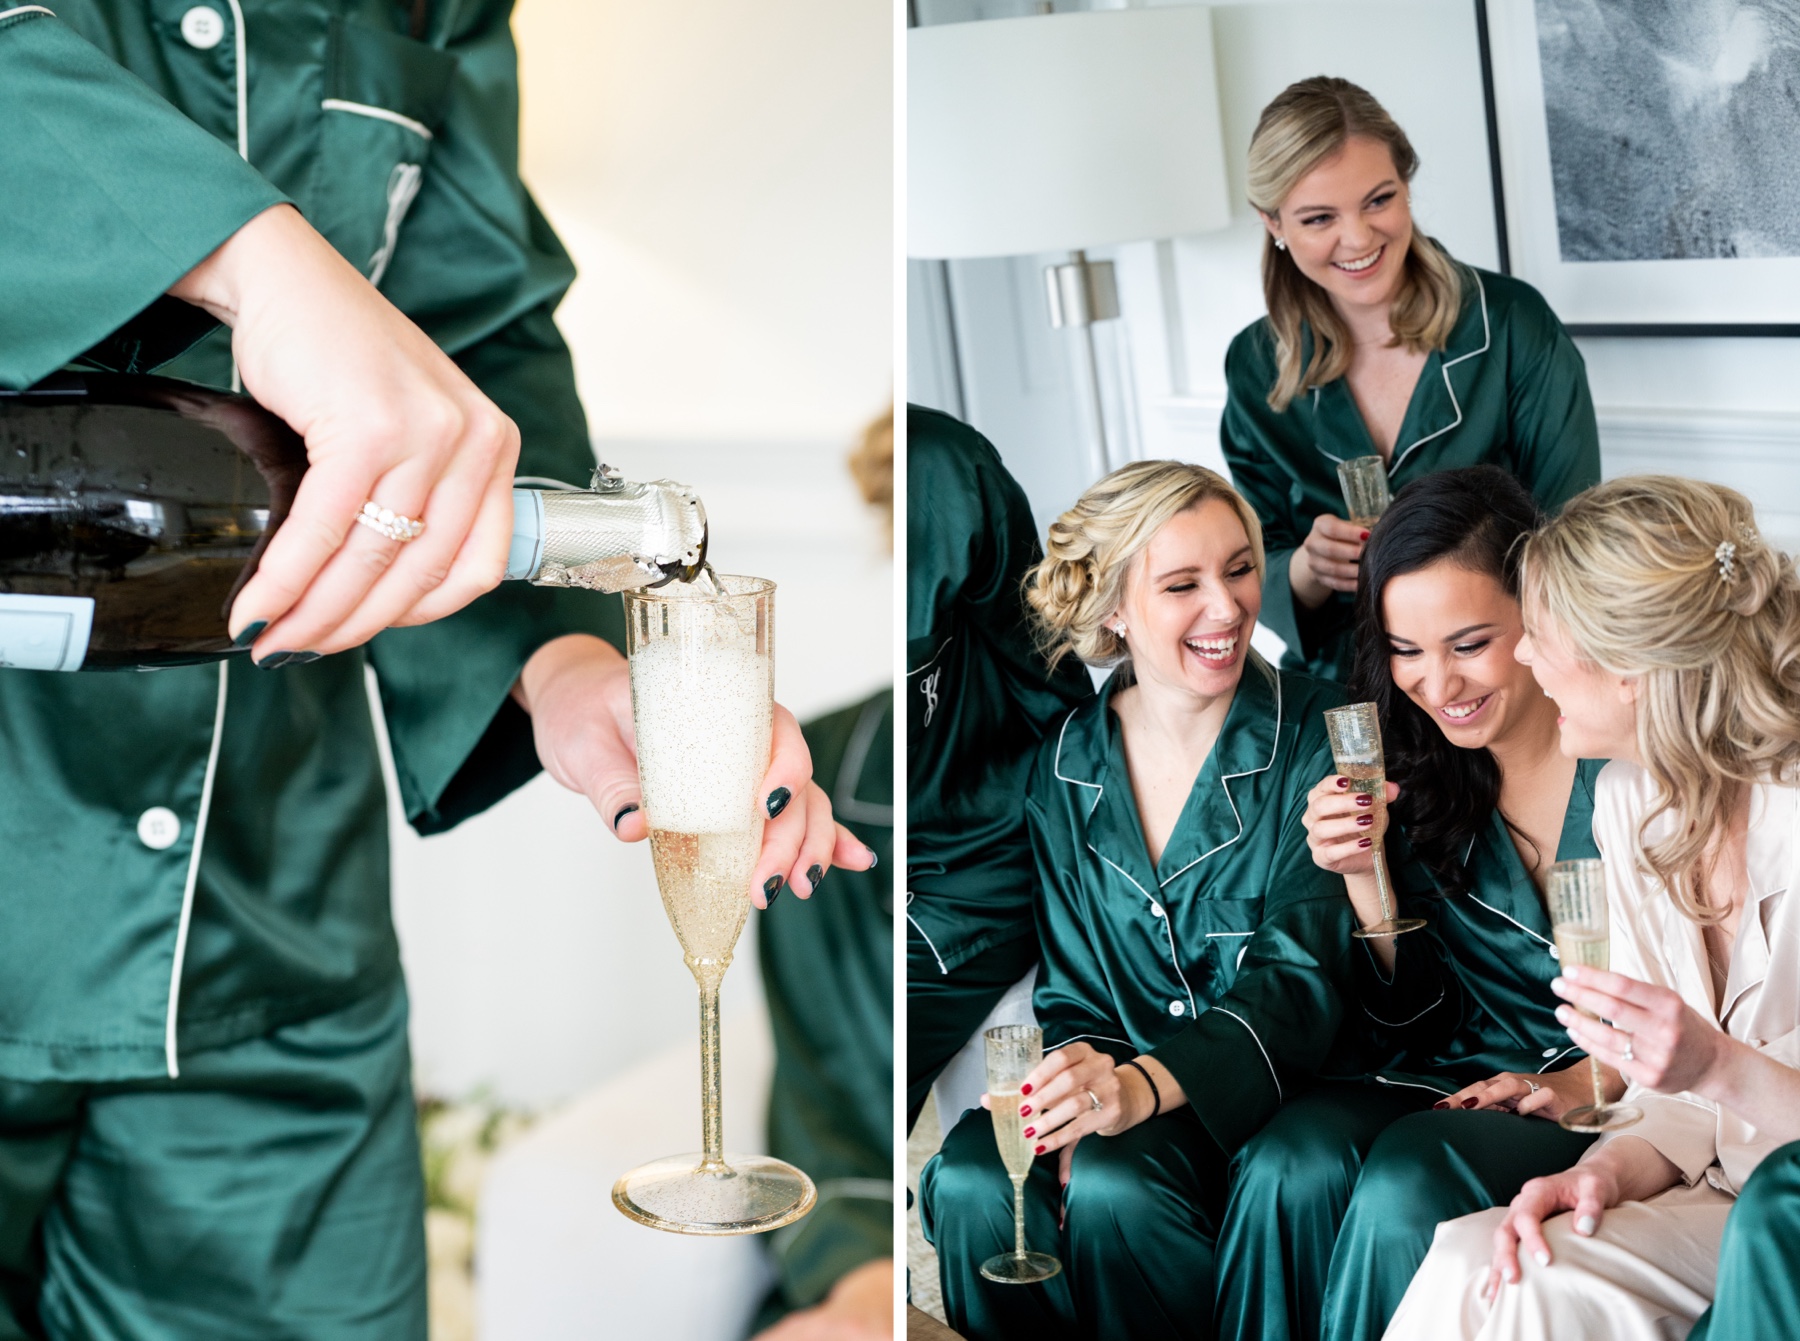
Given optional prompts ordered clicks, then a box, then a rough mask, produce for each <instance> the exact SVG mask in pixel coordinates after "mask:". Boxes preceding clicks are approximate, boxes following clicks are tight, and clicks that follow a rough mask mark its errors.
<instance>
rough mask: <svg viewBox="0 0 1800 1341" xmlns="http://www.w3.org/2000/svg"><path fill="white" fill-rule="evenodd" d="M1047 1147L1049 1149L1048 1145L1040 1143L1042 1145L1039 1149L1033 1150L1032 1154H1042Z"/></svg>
mask: <svg viewBox="0 0 1800 1341" xmlns="http://www.w3.org/2000/svg"><path fill="white" fill-rule="evenodd" d="M1046 1149H1048V1147H1047V1146H1041V1145H1040V1146H1039V1147H1038V1148H1037V1149H1036V1150H1034V1151H1032V1152H1031V1153H1032V1154H1034V1155H1041V1154H1043V1153H1044V1151H1045V1150H1046Z"/></svg>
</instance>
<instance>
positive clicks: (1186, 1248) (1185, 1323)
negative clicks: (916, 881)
mask: <svg viewBox="0 0 1800 1341" xmlns="http://www.w3.org/2000/svg"><path fill="white" fill-rule="evenodd" d="M1045 552H1046V558H1045V559H1044V561H1043V563H1042V564H1040V565H1039V566H1038V568H1037V570H1036V572H1035V573H1034V574H1033V576H1032V579H1031V581H1030V583H1029V585H1028V588H1027V594H1028V598H1029V599H1030V601H1031V605H1032V608H1033V610H1034V613H1035V614H1036V616H1037V621H1038V625H1039V630H1040V634H1041V637H1042V640H1043V643H1044V645H1045V648H1046V650H1047V651H1048V653H1049V654H1050V655H1051V656H1052V657H1056V658H1061V657H1063V656H1066V655H1067V654H1068V653H1070V652H1073V653H1074V654H1075V655H1076V656H1078V657H1080V658H1081V659H1082V660H1083V661H1084V662H1086V663H1087V664H1088V665H1090V666H1110V667H1112V668H1113V671H1112V676H1111V678H1110V679H1108V681H1107V683H1106V685H1105V687H1104V688H1103V689H1102V691H1101V694H1100V696H1099V697H1098V698H1097V699H1093V700H1090V701H1089V702H1087V703H1085V704H1083V705H1081V706H1078V707H1076V708H1075V709H1074V710H1073V711H1072V712H1071V713H1069V714H1068V716H1067V718H1066V719H1065V720H1063V721H1062V722H1061V723H1060V724H1055V723H1053V724H1052V726H1051V728H1050V730H1049V732H1048V734H1047V735H1046V737H1045V741H1044V744H1043V747H1042V748H1041V749H1040V750H1039V752H1038V757H1037V761H1036V763H1035V764H1034V765H1033V767H1032V772H1031V775H1030V778H1029V781H1028V782H1027V784H1026V793H1025V820H1026V827H1027V829H1028V830H1029V832H1030V835H1031V843H1032V852H1033V856H1034V857H1035V859H1036V865H1037V877H1038V887H1039V893H1038V897H1037V907H1036V913H1037V931H1038V941H1039V943H1040V946H1041V950H1042V955H1043V961H1042V965H1041V967H1040V969H1039V972H1038V978H1037V990H1036V992H1035V994H1034V996H1033V999H1032V1004H1033V1006H1034V1008H1035V1010H1036V1013H1037V1017H1038V1020H1039V1022H1040V1023H1041V1024H1042V1026H1043V1031H1044V1044H1045V1056H1044V1061H1043V1062H1042V1063H1041V1064H1040V1065H1039V1066H1038V1067H1037V1068H1036V1069H1035V1070H1034V1071H1032V1073H1031V1074H1030V1075H1028V1076H1027V1077H1026V1078H1025V1084H1024V1086H1022V1087H1021V1089H1020V1100H1019V1102H1020V1109H1019V1119H1020V1120H1021V1121H1022V1122H1023V1123H1024V1124H1025V1126H1024V1129H1023V1131H1024V1136H1025V1138H1026V1140H1027V1141H1028V1142H1030V1143H1031V1144H1032V1148H1033V1150H1034V1152H1035V1154H1036V1155H1041V1156H1045V1158H1043V1159H1039V1160H1037V1161H1036V1162H1035V1164H1034V1165H1033V1168H1032V1171H1031V1173H1030V1175H1029V1182H1028V1184H1027V1186H1026V1190H1025V1212H1024V1214H1025V1219H1026V1222H1027V1224H1026V1238H1027V1240H1028V1241H1029V1242H1030V1243H1031V1245H1032V1246H1033V1247H1034V1248H1037V1249H1039V1250H1041V1251H1048V1252H1050V1253H1052V1254H1053V1255H1054V1256H1055V1257H1057V1258H1058V1260H1060V1261H1061V1262H1063V1263H1064V1266H1065V1269H1064V1271H1063V1272H1062V1273H1061V1274H1060V1275H1058V1276H1056V1277H1054V1278H1053V1279H1051V1280H1047V1281H1044V1282H1043V1283H1042V1284H1041V1285H1038V1286H1036V1287H1034V1288H1031V1289H1020V1288H1018V1287H1015V1286H998V1285H992V1284H989V1283H988V1282H986V1281H983V1280H982V1279H981V1278H980V1276H979V1275H978V1274H977V1272H976V1266H977V1264H978V1263H980V1262H981V1261H982V1260H983V1259H984V1258H986V1257H989V1256H991V1255H992V1254H993V1253H994V1252H996V1251H999V1250H1000V1249H1001V1248H1004V1247H1005V1246H1006V1245H1007V1244H1009V1243H1010V1242H1012V1239H1013V1222H1012V1214H1011V1212H1012V1196H1011V1189H1010V1185H1009V1181H1008V1177H1007V1173H1006V1169H1005V1167H1004V1166H1003V1164H1002V1163H1001V1161H1000V1155H999V1153H998V1150H997V1149H996V1146H995V1141H994V1128H993V1122H992V1119H991V1117H990V1115H989V1114H988V1113H985V1112H971V1113H969V1114H967V1115H966V1116H965V1117H964V1118H963V1120H962V1121H961V1122H960V1123H958V1124H957V1125H956V1127H955V1128H954V1129H953V1130H952V1131H951V1132H950V1134H949V1135H948V1137H946V1139H945V1141H944V1145H943V1149H942V1151H941V1152H940V1153H939V1154H938V1156H937V1157H936V1158H935V1159H934V1160H933V1161H932V1162H931V1163H930V1164H929V1165H927V1166H926V1168H925V1171H924V1174H923V1176H922V1177H921V1179H920V1184H919V1191H920V1207H921V1220H922V1223H923V1225H924V1228H925V1231H926V1235H927V1237H928V1238H929V1239H930V1240H931V1241H932V1242H933V1243H934V1244H935V1246H936V1247H937V1249H938V1260H939V1264H940V1272H941V1276H942V1281H943V1297H944V1305H945V1309H946V1311H947V1313H948V1315H949V1319H950V1322H951V1324H952V1325H953V1326H955V1327H956V1329H957V1330H958V1331H959V1332H961V1333H962V1334H964V1335H967V1336H970V1337H974V1338H986V1337H1013V1336H1024V1335H1027V1334H1029V1333H1032V1332H1039V1333H1044V1332H1050V1333H1056V1334H1061V1333H1064V1332H1071V1331H1072V1332H1074V1333H1076V1334H1079V1335H1090V1336H1093V1335H1097V1336H1120V1337H1137V1338H1150V1337H1206V1336H1211V1335H1212V1334H1213V1326H1212V1316H1211V1305H1210V1296H1211V1291H1212V1280H1213V1270H1214V1257H1215V1254H1216V1252H1217V1251H1218V1250H1219V1244H1218V1240H1219V1226H1220V1221H1221V1213H1222V1211H1223V1209H1224V1201H1225V1188H1226V1182H1227V1176H1228V1169H1229V1165H1230V1160H1231V1156H1232V1154H1233V1153H1234V1152H1235V1151H1237V1150H1238V1148H1239V1147H1240V1146H1242V1145H1243V1143H1244V1142H1245V1140H1246V1139H1247V1138H1248V1137H1250V1136H1251V1135H1252V1134H1253V1133H1254V1132H1255V1131H1256V1130H1257V1129H1258V1128H1259V1127H1260V1126H1262V1124H1263V1123H1264V1122H1265V1121H1267V1120H1268V1118H1269V1117H1270V1115H1271V1114H1273V1113H1274V1112H1275V1111H1276V1110H1277V1109H1278V1108H1279V1107H1280V1105H1281V1103H1282V1101H1283V1099H1284V1098H1285V1097H1286V1096H1288V1095H1291V1094H1294V1093H1297V1092H1299V1091H1301V1090H1304V1089H1305V1088H1306V1087H1307V1086H1308V1085H1310V1084H1311V1083H1312V1082H1313V1080H1314V1078H1315V1077H1316V1076H1317V1075H1318V1074H1319V1073H1320V1072H1321V1071H1324V1072H1327V1073H1338V1074H1342V1073H1343V1072H1344V1070H1345V1069H1346V1068H1347V1067H1349V1066H1350V1065H1351V1060H1350V1056H1349V1054H1348V1053H1347V1052H1346V1051H1345V1049H1344V1048H1343V1047H1342V1046H1341V1040H1340V1039H1339V1023H1340V1020H1341V1018H1342V1015H1343V1010H1342V1006H1341V1000H1342V986H1341V985H1342V984H1343V983H1344V982H1346V981H1347V980H1348V962H1347V961H1348V955H1347V951H1348V947H1349V946H1350V944H1351V942H1350V938H1349V932H1350V927H1349V917H1348V913H1349V906H1348V904H1347V903H1346V901H1345V900H1344V898H1343V897H1342V894H1341V893H1340V892H1339V889H1338V887H1337V882H1336V880H1335V878H1333V877H1330V876H1328V875H1327V874H1326V873H1325V872H1324V871H1322V870H1320V869H1319V868H1318V867H1316V866H1314V865H1313V863H1312V862H1311V860H1310V859H1309V858H1308V856H1307V853H1306V845H1305V836H1304V832H1303V831H1302V830H1301V828H1300V826H1299V824H1298V823H1297V816H1298V814H1299V811H1300V809H1301V807H1302V805H1303V804H1304V796H1305V790H1306V787H1307V786H1308V785H1309V784H1310V783H1311V781H1312V780H1313V779H1315V778H1317V777H1318V776H1320V775H1322V774H1323V773H1324V772H1325V770H1327V769H1328V768H1329V767H1330V762H1331V752H1330V749H1329V747H1328V746H1327V744H1326V740H1325V732H1324V722H1323V710H1324V709H1326V708H1330V707H1334V706H1336V705H1337V704H1338V702H1339V701H1340V699H1341V694H1339V692H1338V691H1337V690H1336V688H1335V687H1334V686H1331V685H1325V684H1320V683H1319V682H1317V681H1315V680H1311V679H1309V678H1307V677H1306V676H1302V675H1287V674H1282V673H1279V672H1277V671H1275V670H1273V669H1271V668H1270V667H1269V666H1268V664H1267V663H1266V662H1264V661H1263V660H1262V658H1261V657H1260V656H1258V655H1257V653H1256V652H1254V651H1253V650H1252V649H1251V648H1250V645H1249V634H1250V630H1251V629H1252V627H1253V626H1254V625H1255V622H1256V616H1257V611H1258V608H1259V606H1260V603H1261V593H1260V582H1261V576H1262V544H1261V535H1260V527H1259V526H1258V524H1257V520H1256V516H1255V514H1254V513H1253V512H1252V511H1251V510H1250V508H1249V506H1248V505H1247V504H1246V503H1245V502H1244V500H1243V499H1242V498H1241V497H1240V496H1239V495H1238V494H1237V493H1236V492H1235V491H1233V490H1232V488H1231V487H1230V485H1228V484H1227V483H1226V482H1225V480H1223V479H1222V478H1221V477H1219V476H1218V475H1216V474H1214V473H1213V472H1212V471H1209V470H1206V469H1204V468H1203V467H1200V466H1194V465H1188V464H1185V463H1182V462H1177V461H1145V462H1139V463H1136V464H1134V465H1131V466H1127V467H1125V468H1124V469H1121V470H1118V471H1115V472H1114V473H1113V474H1111V475H1109V476H1107V477H1106V478H1105V479H1103V480H1101V481H1100V482H1099V483H1098V484H1096V485H1094V486H1093V487H1092V488H1091V489H1089V490H1088V491H1087V492H1086V493H1085V494H1084V495H1082V497H1081V499H1080V501H1079V502H1077V503H1076V505H1075V506H1074V507H1073V508H1071V509H1070V510H1069V511H1067V512H1065V513H1063V515H1062V516H1061V517H1060V518H1058V520H1057V521H1056V523H1055V524H1054V525H1053V526H1052V527H1051V529H1050V536H1049V543H1048V544H1047V545H1046V546H1045ZM1347 1037H1348V1035H1346V1038H1347Z"/></svg>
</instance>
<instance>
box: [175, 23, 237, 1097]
mask: <svg viewBox="0 0 1800 1341" xmlns="http://www.w3.org/2000/svg"><path fill="white" fill-rule="evenodd" d="M225 3H226V4H228V5H230V6H231V26H232V44H231V45H232V50H233V51H235V52H236V53H237V151H238V157H239V158H241V159H243V160H244V162H246V163H248V162H249V161H250V53H249V50H248V47H247V43H246V41H245V38H244V10H243V7H242V6H241V5H239V4H238V0H225ZM243 389H244V379H243V377H242V376H240V375H239V373H238V365H237V354H236V353H235V352H234V353H233V354H232V356H231V390H232V394H233V395H236V394H237V393H238V392H240V391H242V390H243ZM220 664H221V665H223V664H224V663H223V662H221V663H220ZM172 1027H173V1026H171V1028H172ZM169 1046H170V1047H171V1048H173V1047H174V1044H173V1043H171V1044H170V1045H169ZM169 1055H170V1056H171V1057H173V1056H174V1055H175V1054H174V1053H173V1052H171V1053H170V1054H169ZM169 1065H170V1067H171V1068H173V1067H174V1065H175V1064H174V1062H172V1061H171V1062H170V1063H169ZM170 1074H171V1075H172V1074H174V1072H173V1070H171V1071H170Z"/></svg>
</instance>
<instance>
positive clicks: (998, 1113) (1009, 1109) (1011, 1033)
mask: <svg viewBox="0 0 1800 1341" xmlns="http://www.w3.org/2000/svg"><path fill="white" fill-rule="evenodd" d="M982 1038H983V1039H984V1040H985V1041H986V1043H987V1083H988V1105H989V1107H990V1110H991V1111H992V1113H993V1116H994V1144H995V1145H997V1146H999V1147H1000V1162H1001V1163H1002V1164H1004V1165H1005V1166H1006V1174H1007V1177H1009V1178H1011V1179H1012V1185H1013V1250H1012V1251H1011V1252H1009V1253H1001V1254H1000V1255H999V1256H997V1257H990V1258H988V1260H987V1261H985V1262H983V1263H982V1264H981V1274H982V1275H983V1276H985V1277H986V1278H987V1279H988V1280H991V1281H998V1282H1000V1283H1001V1284H1002V1285H1029V1284H1031V1283H1032V1282H1033V1281H1040V1280H1049V1279H1050V1277H1052V1276H1054V1275H1055V1274H1056V1273H1057V1272H1059V1271H1061V1270H1062V1263H1061V1262H1059V1261H1057V1260H1056V1258H1054V1257H1052V1256H1051V1255H1050V1254H1049V1253H1036V1252H1032V1251H1031V1250H1030V1249H1029V1248H1027V1247H1026V1246H1025V1178H1026V1176H1027V1175H1028V1174H1029V1173H1030V1172H1031V1160H1032V1154H1031V1142H1030V1141H1028V1140H1026V1139H1025V1119H1024V1118H1022V1117H1020V1116H1019V1086H1020V1085H1022V1084H1024V1083H1025V1077H1026V1076H1028V1075H1030V1074H1031V1073H1032V1072H1033V1071H1034V1070H1036V1069H1037V1064H1038V1063H1039V1062H1041V1061H1043V1060H1044V1031H1043V1030H1042V1029H1039V1028H1038V1027H1037V1026H1036V1025H1030V1024H1003V1025H1000V1026H999V1027H998V1028H994V1029H990V1030H988V1031H987V1032H986V1033H985V1034H983V1035H982Z"/></svg>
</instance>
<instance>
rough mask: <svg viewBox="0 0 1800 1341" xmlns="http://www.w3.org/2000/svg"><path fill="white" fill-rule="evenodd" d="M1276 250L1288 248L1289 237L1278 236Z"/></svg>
mask: <svg viewBox="0 0 1800 1341" xmlns="http://www.w3.org/2000/svg"><path fill="white" fill-rule="evenodd" d="M1275 250H1276V251H1286V250H1287V239H1286V238H1284V237H1278V238H1276V239H1275Z"/></svg>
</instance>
